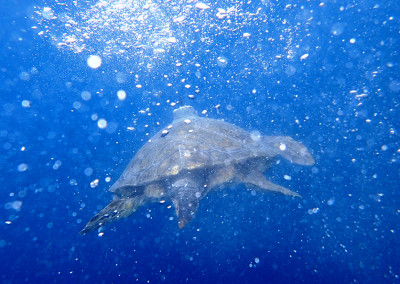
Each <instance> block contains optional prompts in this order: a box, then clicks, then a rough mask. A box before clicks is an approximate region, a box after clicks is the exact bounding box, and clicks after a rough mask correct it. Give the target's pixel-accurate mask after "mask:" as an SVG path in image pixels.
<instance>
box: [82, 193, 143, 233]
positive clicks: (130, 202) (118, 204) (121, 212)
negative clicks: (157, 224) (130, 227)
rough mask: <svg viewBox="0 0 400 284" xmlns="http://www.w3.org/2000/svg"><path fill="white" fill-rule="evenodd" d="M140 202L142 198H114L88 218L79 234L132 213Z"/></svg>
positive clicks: (141, 202)
mask: <svg viewBox="0 0 400 284" xmlns="http://www.w3.org/2000/svg"><path fill="white" fill-rule="evenodd" d="M142 204H143V201H142V198H122V199H118V200H114V201H113V202H111V203H110V204H108V205H107V206H106V207H105V208H104V209H102V210H101V211H100V212H99V213H97V214H96V215H95V216H94V217H93V218H92V219H90V221H89V222H88V223H87V224H86V226H85V228H83V230H82V231H80V232H79V234H81V235H85V234H87V233H89V232H91V231H93V230H96V229H98V228H100V227H101V226H104V225H106V224H108V223H111V222H114V221H117V220H119V219H122V218H126V217H128V216H129V215H131V214H132V213H134V212H135V211H136V210H137V208H138V207H139V206H140V205H142Z"/></svg>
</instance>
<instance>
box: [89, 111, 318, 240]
mask: <svg viewBox="0 0 400 284" xmlns="http://www.w3.org/2000/svg"><path fill="white" fill-rule="evenodd" d="M173 116H174V120H173V122H172V124H171V125H169V126H167V127H165V128H164V129H163V130H161V131H160V132H158V133H157V134H156V135H154V137H152V138H151V140H149V141H148V142H147V143H146V144H145V145H144V146H143V147H142V148H141V149H140V150H139V151H138V152H137V154H136V155H135V156H134V157H133V159H132V161H131V162H130V163H129V165H128V167H127V168H126V169H125V171H124V172H123V173H122V175H121V177H120V178H119V179H118V180H117V181H116V182H115V183H114V184H113V186H111V188H110V191H111V192H112V193H114V201H112V202H111V203H110V204H109V205H107V206H106V207H105V208H104V209H103V210H101V211H100V212H99V213H98V214H97V215H95V216H94V217H93V218H92V219H91V220H90V221H89V222H88V224H87V225H86V226H85V228H84V229H83V230H82V231H81V233H82V234H86V233H88V232H90V231H92V230H95V229H98V228H100V227H101V226H103V225H106V224H108V223H111V222H113V221H116V220H119V219H121V218H125V217H128V216H129V215H131V214H132V213H134V212H135V211H136V210H137V209H138V207H139V206H141V205H143V204H145V203H147V202H154V201H161V200H166V199H167V200H172V202H173V204H174V206H175V210H176V214H177V216H178V225H179V228H183V227H184V226H185V225H186V224H187V223H188V222H189V221H190V220H191V219H192V218H193V216H194V214H195V212H196V210H197V208H198V206H199V200H200V199H202V198H203V197H204V196H205V195H206V194H207V193H208V192H209V191H210V190H211V189H214V188H217V187H219V186H220V185H222V184H224V183H227V182H235V181H236V182H242V183H244V184H246V186H251V187H254V188H256V189H259V190H262V191H272V192H278V193H283V194H285V195H290V196H293V197H300V195H299V194H297V193H296V192H293V191H290V190H289V189H287V188H284V187H282V186H280V185H276V184H274V183H272V182H270V181H268V180H267V179H266V178H265V177H264V175H263V172H264V171H265V170H266V169H267V168H269V167H271V166H272V165H273V164H274V162H276V160H277V156H278V155H279V156H282V157H284V158H285V159H287V160H289V161H290V162H293V163H296V164H300V165H312V164H313V163H314V159H313V157H312V156H311V154H310V153H309V152H308V150H307V148H306V147H305V146H304V145H303V144H301V143H299V142H296V141H294V140H293V139H292V138H290V137H288V136H259V135H254V133H253V135H252V134H251V133H249V132H247V131H245V130H243V129H241V128H239V127H237V126H235V125H233V124H230V123H227V122H224V121H221V120H216V119H210V118H205V117H199V116H198V114H197V112H196V110H195V109H194V108H193V107H191V106H183V107H180V108H178V109H176V110H174V113H173Z"/></svg>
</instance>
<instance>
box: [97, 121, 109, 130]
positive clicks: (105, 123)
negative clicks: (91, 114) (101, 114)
mask: <svg viewBox="0 0 400 284" xmlns="http://www.w3.org/2000/svg"><path fill="white" fill-rule="evenodd" d="M97 126H98V127H99V128H100V129H104V128H106V127H107V120H105V119H104V118H100V119H99V120H98V121H97Z"/></svg>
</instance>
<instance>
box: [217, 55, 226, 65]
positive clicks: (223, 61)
mask: <svg viewBox="0 0 400 284" xmlns="http://www.w3.org/2000/svg"><path fill="white" fill-rule="evenodd" d="M217 65H218V66H219V67H221V68H224V67H225V66H226V65H228V59H227V58H226V57H225V56H218V57H217Z"/></svg>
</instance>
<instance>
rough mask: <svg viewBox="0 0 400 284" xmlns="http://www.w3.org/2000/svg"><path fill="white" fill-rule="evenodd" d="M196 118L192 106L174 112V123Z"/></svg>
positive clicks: (195, 112) (196, 115) (196, 114)
mask: <svg viewBox="0 0 400 284" xmlns="http://www.w3.org/2000/svg"><path fill="white" fill-rule="evenodd" d="M198 116H199V115H198V113H197V111H196V110H195V109H194V108H193V107H192V106H182V107H180V108H177V109H176V110H174V121H178V120H182V119H186V118H191V117H198Z"/></svg>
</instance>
